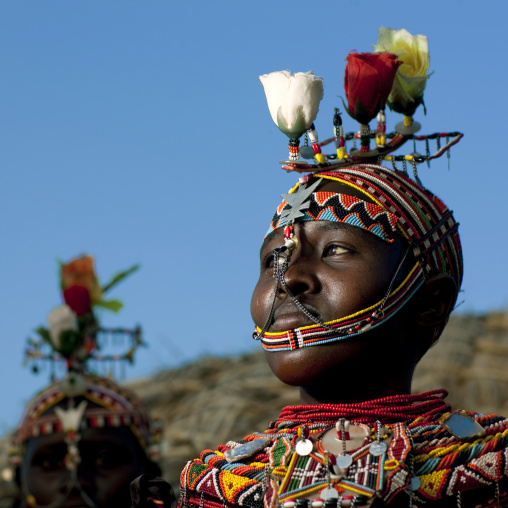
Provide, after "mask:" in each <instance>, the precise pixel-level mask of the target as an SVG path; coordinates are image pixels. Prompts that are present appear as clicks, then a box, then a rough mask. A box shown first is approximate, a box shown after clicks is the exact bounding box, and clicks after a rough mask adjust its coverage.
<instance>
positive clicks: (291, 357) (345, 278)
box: [251, 182, 407, 387]
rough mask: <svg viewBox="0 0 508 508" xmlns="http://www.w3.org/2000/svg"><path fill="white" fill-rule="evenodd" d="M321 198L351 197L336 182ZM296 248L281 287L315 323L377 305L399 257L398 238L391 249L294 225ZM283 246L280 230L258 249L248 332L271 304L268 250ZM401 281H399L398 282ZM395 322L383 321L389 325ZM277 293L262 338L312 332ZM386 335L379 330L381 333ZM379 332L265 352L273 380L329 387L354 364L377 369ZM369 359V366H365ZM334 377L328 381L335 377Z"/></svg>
mask: <svg viewBox="0 0 508 508" xmlns="http://www.w3.org/2000/svg"><path fill="white" fill-rule="evenodd" d="M320 190H326V191H332V192H342V193H344V194H350V195H355V196H356V197H361V198H362V199H364V198H365V197H364V196H363V195H362V194H360V195H358V194H357V193H356V192H355V191H354V190H351V189H350V188H348V187H346V188H345V186H344V185H341V184H338V183H336V182H326V183H325V185H324V186H322V187H321V189H320ZM294 230H295V234H296V237H297V238H298V247H297V249H296V251H295V252H294V253H293V254H292V256H291V261H290V263H289V268H288V270H287V272H286V274H285V280H286V282H287V285H288V287H289V289H290V290H291V292H292V293H293V294H294V295H295V296H296V298H297V299H298V301H299V302H300V303H301V304H303V305H304V306H305V307H306V308H307V310H309V311H310V312H311V313H312V314H314V316H316V317H317V318H318V319H319V320H320V321H322V322H327V321H332V320H334V319H338V318H343V317H346V316H349V315H351V314H354V313H356V312H358V311H362V310H364V309H366V308H367V307H369V306H371V305H373V304H375V303H377V302H379V301H380V300H381V299H382V298H383V297H384V296H385V294H386V292H387V290H388V287H389V285H390V281H391V279H392V277H393V276H394V274H395V272H396V271H397V267H398V265H399V263H400V261H401V259H402V257H403V256H404V254H405V251H406V249H407V244H406V243H405V242H404V241H403V240H402V239H401V238H398V237H397V238H395V240H394V242H393V243H389V242H386V241H383V240H381V239H380V238H378V237H377V236H376V235H374V234H372V233H370V232H368V231H366V230H363V229H361V228H359V227H355V226H350V225H348V224H343V223H337V222H330V221H308V222H297V223H296V224H295V225H294ZM283 244H284V236H283V232H282V228H281V229H280V230H277V231H274V232H273V233H271V234H270V235H269V236H268V237H267V238H266V240H265V242H264V243H263V246H262V249H261V270H260V276H259V280H258V282H257V285H256V287H255V289H254V293H253V295H252V301H251V314H252V318H253V320H254V322H255V324H256V325H257V326H259V327H263V325H264V324H265V322H266V320H267V318H268V315H269V313H270V308H271V304H272V300H273V290H274V279H273V266H272V263H273V254H272V252H273V249H274V248H276V247H280V246H282V245H283ZM399 281H400V280H399ZM393 319H394V318H392V319H391V320H389V321H388V323H389V322H390V321H392V320H393ZM312 324H314V322H312V321H311V320H310V319H309V318H308V317H306V316H305V314H303V313H302V312H301V311H300V310H299V309H298V308H297V306H296V305H295V303H294V302H293V300H292V299H291V298H290V297H288V295H287V294H286V293H285V292H284V290H283V289H281V288H279V289H278V292H277V297H276V302H275V313H274V316H273V320H272V322H271V324H270V326H269V328H268V331H269V332H280V331H285V330H288V329H293V328H299V327H302V326H306V325H312ZM379 328H383V329H385V331H386V327H384V326H381V327H379ZM379 335H380V331H379V329H375V330H372V331H370V332H368V333H365V334H362V335H360V336H358V337H355V338H352V339H346V340H342V341H338V342H336V343H332V344H329V345H318V346H312V347H306V348H303V349H300V350H295V351H281V352H267V359H268V363H269V364H270V367H271V368H272V370H273V371H274V373H275V374H276V375H277V376H278V377H279V379H281V380H282V381H284V382H286V383H288V384H292V385H296V386H302V387H303V386H309V385H312V384H314V383H315V382H317V381H318V380H319V379H322V378H323V376H324V378H326V379H328V378H330V379H333V375H335V376H336V373H337V368H341V369H342V372H343V373H344V376H343V377H344V379H346V378H347V377H350V376H351V375H352V373H353V372H354V371H355V370H356V372H359V369H360V368H361V362H362V361H364V362H365V364H368V363H369V361H370V362H375V361H376V357H377V358H379V361H383V360H382V358H383V352H382V351H383V348H385V347H386V345H387V344H386V343H383V341H382V340H381V339H380V338H379ZM369 358H370V360H369ZM334 373H335V374H334Z"/></svg>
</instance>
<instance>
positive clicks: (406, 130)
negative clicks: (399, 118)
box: [395, 120, 422, 136]
mask: <svg viewBox="0 0 508 508" xmlns="http://www.w3.org/2000/svg"><path fill="white" fill-rule="evenodd" d="M421 128H422V126H421V125H420V123H418V122H415V121H414V120H413V123H412V124H411V125H409V126H407V127H406V126H405V125H404V122H399V123H398V124H396V125H395V131H396V132H398V133H399V134H403V135H404V136H407V135H409V134H414V133H415V132H418V131H419V130H420V129H421Z"/></svg>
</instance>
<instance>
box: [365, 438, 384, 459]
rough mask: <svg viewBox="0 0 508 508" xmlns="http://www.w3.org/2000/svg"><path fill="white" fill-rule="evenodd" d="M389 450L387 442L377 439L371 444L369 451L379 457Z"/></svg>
mask: <svg viewBox="0 0 508 508" xmlns="http://www.w3.org/2000/svg"><path fill="white" fill-rule="evenodd" d="M386 450H387V446H386V443H381V442H379V441H375V442H374V443H372V444H371V445H370V448H369V452H370V454H371V455H373V456H374V457H379V456H380V455H383V453H385V452H386Z"/></svg>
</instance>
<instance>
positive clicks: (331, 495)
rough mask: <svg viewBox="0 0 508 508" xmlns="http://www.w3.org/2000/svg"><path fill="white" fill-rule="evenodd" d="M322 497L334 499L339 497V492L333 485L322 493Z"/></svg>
mask: <svg viewBox="0 0 508 508" xmlns="http://www.w3.org/2000/svg"><path fill="white" fill-rule="evenodd" d="M319 494H320V496H321V498H322V499H325V500H326V499H334V498H338V497H339V493H338V492H337V491H336V490H335V489H334V488H333V487H326V489H323V490H322V491H321V492H320V493H319Z"/></svg>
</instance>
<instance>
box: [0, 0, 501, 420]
mask: <svg viewBox="0 0 508 508" xmlns="http://www.w3.org/2000/svg"><path fill="white" fill-rule="evenodd" d="M481 6H482V7H481V8H479V4H478V2H472V1H465V0H464V1H458V0H448V1H447V2H437V1H434V0H429V1H427V2H416V1H413V0H406V1H404V2H402V1H393V0H385V1H383V2H381V1H375V0H357V1H355V2H343V1H339V0H335V1H322V2H315V3H310V2H303V1H300V0H294V1H291V2H289V1H286V0H272V1H270V2H268V1H257V2H249V3H247V2H238V1H237V2H232V1H231V2H225V1H218V0H215V1H213V2H211V1H196V0H194V1H189V0H187V1H186V2H177V1H170V0H166V1H161V0H159V1H156V0H145V1H141V0H140V1H130V0H122V1H111V0H105V1H90V0H87V1H81V0H74V1H72V2H69V1H68V0H65V1H59V0H58V1H57V0H43V1H25V0H16V1H14V0H12V1H2V2H0V146H1V150H0V164H1V173H0V174H1V185H0V210H1V213H0V231H1V235H2V247H3V248H2V249H1V250H0V262H1V267H2V269H1V270H0V288H1V290H0V308H1V309H2V319H1V320H0V336H1V337H2V339H1V340H2V351H3V354H2V355H1V356H0V376H1V380H2V383H3V386H4V389H3V393H2V403H3V408H2V415H1V416H0V430H7V429H8V428H9V427H12V426H13V425H14V424H15V422H16V421H17V420H18V419H19V417H20V415H21V412H22V408H23V404H24V402H26V401H27V400H28V399H29V398H30V397H31V396H32V395H33V393H34V392H35V391H36V390H37V389H38V388H41V387H42V386H43V385H44V384H45V383H47V381H48V379H47V373H42V374H40V375H38V376H34V375H33V374H31V373H30V372H29V370H28V369H26V368H23V366H22V360H23V348H24V345H25V340H26V338H27V337H29V336H30V335H33V329H34V328H35V327H37V326H39V325H40V324H45V322H46V317H47V314H48V312H49V311H50V310H51V309H52V308H53V307H54V306H56V305H58V304H59V303H60V295H59V291H58V283H57V263H56V260H57V259H58V258H60V259H69V258H71V257H73V256H76V255H78V254H81V253H83V252H89V253H91V254H94V255H95V257H96V264H97V271H98V274H99V277H100V278H101V279H102V280H103V281H106V280H107V279H108V278H109V276H110V275H111V274H112V273H113V272H115V271H117V270H119V269H122V268H126V267H128V266H130V265H132V264H134V263H136V262H139V263H141V264H142V269H141V270H140V271H139V272H138V273H137V274H135V275H133V276H132V277H131V278H130V279H129V280H127V281H125V282H124V283H122V284H121V285H120V286H118V289H116V290H115V291H114V295H113V296H116V297H119V298H122V299H123V300H124V302H125V304H126V307H125V309H124V310H123V311H122V312H121V313H120V314H119V315H118V316H116V315H111V314H107V313H105V314H104V315H103V316H102V322H103V324H104V325H109V326H116V325H122V326H132V325H135V324H137V323H140V324H141V325H142V326H143V329H144V333H145V339H146V341H147V342H148V343H149V344H150V347H149V348H146V349H143V350H141V351H140V353H139V355H138V360H137V363H136V366H135V368H133V369H130V371H129V376H130V377H136V376H141V375H145V374H148V373H151V372H153V371H155V370H157V369H161V368H164V367H167V366H174V365H177V364H180V363H182V362H186V361H189V360H191V359H194V358H196V357H198V356H200V355H204V354H215V355H230V354H236V353H241V352H245V351H249V350H251V349H252V348H255V347H258V345H257V344H256V343H254V341H253V340H252V339H251V333H252V321H251V318H250V314H249V302H250V293H251V291H252V288H253V286H254V284H255V281H256V278H257V271H258V252H259V247H260V243H261V240H262V237H263V234H264V232H265V231H266V228H267V225H268V221H269V219H270V218H271V215H272V214H273V211H274V209H275V207H276V206H277V205H278V203H279V196H280V194H282V193H285V192H287V190H288V188H289V187H290V186H291V185H292V184H293V183H294V181H295V180H296V179H295V176H294V175H288V174H286V173H285V172H283V171H281V170H280V168H279V165H278V161H279V160H281V159H284V158H286V157H287V138H286V137H285V136H284V135H283V134H282V133H280V132H279V131H278V129H277V128H276V127H275V125H274V124H273V123H272V121H271V119H270V116H269V113H268V108H267V107H266V102H265V98H264V93H263V90H262V86H261V85H260V83H259V81H258V75H260V74H264V73H267V72H272V71H276V70H283V69H289V70H291V71H292V72H297V71H308V70H312V71H314V72H315V74H317V75H319V76H322V77H323V78H324V86H325V95H324V99H323V101H322V103H321V106H320V113H319V115H318V118H317V120H316V127H317V130H318V133H319V135H320V138H321V139H324V138H325V137H328V136H331V134H332V131H331V125H332V124H331V120H332V113H333V108H334V107H335V106H340V105H341V102H340V99H339V96H343V95H344V91H343V74H344V66H345V61H344V58H345V57H346V55H347V54H348V52H349V51H350V50H352V49H356V50H357V51H370V50H371V47H372V45H374V44H375V43H376V40H377V30H378V28H379V26H387V27H391V28H403V27H405V28H407V29H408V30H409V31H410V32H411V33H414V34H416V33H421V34H425V35H427V36H428V37H429V45H430V52H431V70H432V71H433V72H434V74H433V75H432V77H431V78H430V80H429V82H428V87H427V91H426V94H425V102H426V105H427V116H424V115H423V112H422V110H421V109H419V110H418V111H417V113H416V115H415V119H416V120H418V121H419V122H420V123H421V124H422V125H423V128H422V133H431V132H436V131H453V130H460V131H462V132H464V133H465V137H464V139H463V140H462V141H461V143H460V144H459V145H458V146H456V147H455V148H454V149H453V153H452V157H451V166H450V170H448V165H447V161H446V159H445V158H443V159H441V160H438V161H437V162H435V163H434V164H433V165H432V167H431V169H428V168H427V167H426V166H424V167H422V168H421V169H420V177H421V178H422V180H423V182H424V184H426V185H427V186H428V187H429V188H431V189H432V190H434V191H435V192H436V193H437V194H438V195H440V196H442V197H443V199H444V200H445V201H446V203H447V204H448V205H449V206H450V208H452V209H453V210H454V212H455V215H456V217H457V218H458V220H459V221H460V222H461V235H462V241H463V247H464V255H465V279H464V286H463V289H464V292H463V294H462V297H461V298H459V299H460V300H463V301H464V303H463V304H462V306H461V307H460V309H459V310H460V311H461V312H485V311H488V310H492V309H500V308H506V307H507V306H508V292H507V290H506V280H507V277H506V265H505V257H506V256H505V252H506V248H507V241H506V234H505V208H506V188H507V183H508V177H507V170H506V167H505V166H506V163H505V161H504V160H503V157H504V155H505V146H506V135H505V131H506V128H505V124H506V113H507V111H506V109H507V107H506V103H507V100H506V88H507V79H508V72H507V68H508V66H507V58H506V55H505V53H504V50H505V48H506V47H508V44H507V42H508V32H507V31H506V27H505V19H506V16H507V14H508V7H507V4H506V3H505V2H504V1H502V0H499V1H493V0H486V1H484V2H482V3H481ZM398 121H400V116H399V115H396V114H394V113H388V114H387V128H388V130H392V129H393V125H394V124H395V123H397V122H398ZM344 122H345V130H346V131H351V130H355V129H356V128H357V124H355V123H354V122H353V120H351V119H349V118H347V117H346V118H345V120H344Z"/></svg>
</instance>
